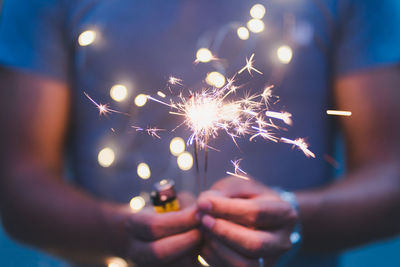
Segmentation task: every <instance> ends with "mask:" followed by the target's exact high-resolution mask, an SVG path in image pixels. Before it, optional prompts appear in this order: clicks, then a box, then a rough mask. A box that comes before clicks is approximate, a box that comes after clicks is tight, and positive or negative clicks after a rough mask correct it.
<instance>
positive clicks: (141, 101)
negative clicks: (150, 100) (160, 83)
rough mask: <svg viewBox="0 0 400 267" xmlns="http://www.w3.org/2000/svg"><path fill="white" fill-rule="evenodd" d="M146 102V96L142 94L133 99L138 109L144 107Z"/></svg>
mask: <svg viewBox="0 0 400 267" xmlns="http://www.w3.org/2000/svg"><path fill="white" fill-rule="evenodd" d="M146 102H147V96H146V95H144V94H138V95H137V96H136V97H135V105H136V106H138V107H143V106H144V105H146Z"/></svg>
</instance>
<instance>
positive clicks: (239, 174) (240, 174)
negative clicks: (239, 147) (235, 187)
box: [226, 159, 250, 180]
mask: <svg viewBox="0 0 400 267" xmlns="http://www.w3.org/2000/svg"><path fill="white" fill-rule="evenodd" d="M240 161H242V160H241V159H239V160H235V161H233V160H231V163H232V165H233V167H234V168H235V172H234V173H233V172H230V171H227V172H226V174H228V175H231V176H234V177H237V178H241V179H244V180H250V178H249V177H247V176H244V175H247V173H246V172H245V171H243V170H242V169H241V168H240V166H239V164H240ZM243 174H244V175H243Z"/></svg>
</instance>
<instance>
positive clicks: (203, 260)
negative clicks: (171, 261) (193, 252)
mask: <svg viewBox="0 0 400 267" xmlns="http://www.w3.org/2000/svg"><path fill="white" fill-rule="evenodd" d="M197 260H198V261H199V262H200V264H201V265H202V266H210V265H209V264H208V263H207V262H206V260H205V259H204V258H203V257H202V256H200V255H198V256H197Z"/></svg>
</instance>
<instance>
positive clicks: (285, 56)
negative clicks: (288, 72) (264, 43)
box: [276, 45, 293, 64]
mask: <svg viewBox="0 0 400 267" xmlns="http://www.w3.org/2000/svg"><path fill="white" fill-rule="evenodd" d="M276 53H277V55H278V59H279V61H280V62H281V63H283V64H288V63H289V62H290V61H291V60H292V56H293V51H292V49H291V48H290V47H289V46H287V45H282V46H280V47H279V48H278V50H277V51H276Z"/></svg>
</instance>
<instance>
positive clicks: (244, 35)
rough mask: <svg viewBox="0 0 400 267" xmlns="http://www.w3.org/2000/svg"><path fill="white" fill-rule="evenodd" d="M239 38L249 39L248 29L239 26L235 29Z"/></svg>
mask: <svg viewBox="0 0 400 267" xmlns="http://www.w3.org/2000/svg"><path fill="white" fill-rule="evenodd" d="M236 33H237V35H238V37H239V39H240V40H247V39H249V35H250V34H249V30H248V29H247V28H246V27H243V26H242V27H239V28H238V29H237V31H236Z"/></svg>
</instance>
